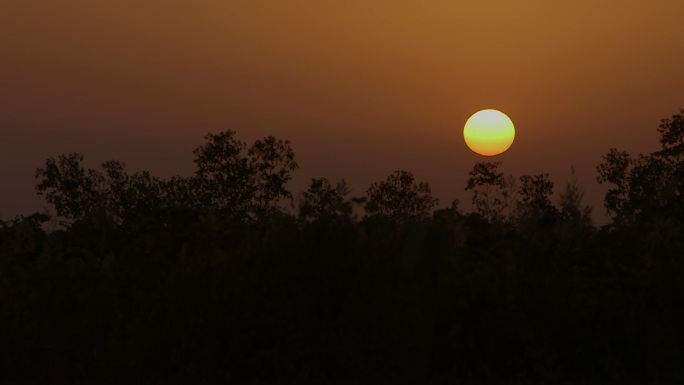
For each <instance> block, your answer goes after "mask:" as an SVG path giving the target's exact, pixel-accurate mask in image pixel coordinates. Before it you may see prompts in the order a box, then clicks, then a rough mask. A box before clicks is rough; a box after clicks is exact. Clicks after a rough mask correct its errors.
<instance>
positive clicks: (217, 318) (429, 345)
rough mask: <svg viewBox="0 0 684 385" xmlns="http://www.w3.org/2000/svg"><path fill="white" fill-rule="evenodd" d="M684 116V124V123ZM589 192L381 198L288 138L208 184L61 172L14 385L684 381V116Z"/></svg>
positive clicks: (0, 364)
mask: <svg viewBox="0 0 684 385" xmlns="http://www.w3.org/2000/svg"><path fill="white" fill-rule="evenodd" d="M682 113H684V110H683V111H682ZM659 133H660V137H661V139H660V141H661V144H662V146H661V150H659V151H657V152H654V153H652V154H647V155H640V156H638V157H631V156H630V155H628V154H627V153H624V152H619V151H617V150H611V151H610V152H609V153H608V154H606V155H605V156H604V159H603V162H602V163H601V164H600V165H599V166H598V173H599V177H598V179H599V182H600V183H607V184H608V186H609V188H610V189H609V191H608V193H607V194H606V196H605V207H606V209H607V210H608V212H609V213H610V214H611V216H612V222H611V223H610V224H608V225H606V226H603V227H601V228H597V227H595V226H594V225H593V224H592V222H591V218H590V211H591V210H590V208H588V207H585V206H583V204H582V192H581V189H580V188H579V186H577V183H576V182H574V181H572V180H571V181H570V182H569V183H568V184H567V185H566V186H564V188H562V189H561V194H560V199H555V198H553V199H552V192H553V184H552V183H551V182H550V180H549V177H548V175H535V176H522V177H519V178H513V177H505V176H504V175H503V174H502V173H500V172H499V171H498V170H497V167H498V166H499V164H498V163H477V164H475V166H474V168H473V170H472V171H471V172H470V175H469V179H468V180H467V185H466V189H467V190H469V191H471V192H472V199H473V207H474V209H473V211H472V212H468V213H464V212H462V211H461V210H460V209H459V207H458V205H457V203H456V202H455V203H454V204H452V206H451V207H450V208H447V209H440V210H436V211H433V210H434V208H435V207H437V200H436V199H434V198H433V197H432V196H431V193H430V188H429V186H428V185H427V184H424V183H418V182H417V181H415V180H414V178H413V176H412V174H411V173H409V172H404V171H397V172H395V173H393V174H392V175H390V176H389V177H388V178H387V179H385V180H383V181H380V182H378V183H374V184H373V185H371V186H370V188H369V189H368V190H367V192H366V194H365V196H362V197H354V196H350V194H349V191H348V189H347V187H346V186H345V184H344V181H340V182H339V183H332V184H331V183H330V182H329V181H328V180H326V179H325V178H321V179H314V180H312V181H311V184H310V187H309V189H308V190H307V191H306V192H304V193H303V194H301V196H296V197H293V196H292V195H291V193H290V192H289V191H288V190H287V189H286V183H287V182H288V180H289V179H290V177H291V173H292V172H293V171H294V170H295V169H296V168H297V164H296V162H295V160H294V153H293V151H292V149H291V148H290V144H289V143H288V142H287V141H281V140H276V139H274V138H272V137H267V138H264V139H263V140H259V141H257V142H255V143H254V144H253V145H252V146H250V147H247V146H246V145H245V144H244V143H242V142H240V141H238V140H237V139H236V138H235V136H234V133H233V132H231V131H226V132H223V133H220V134H217V135H211V134H210V135H208V136H207V137H206V143H205V144H204V145H203V146H201V147H199V148H198V149H197V150H196V151H195V153H194V155H195V162H196V166H197V168H196V173H195V174H194V175H193V176H191V177H174V178H171V179H166V180H163V179H159V178H156V177H153V176H151V175H149V174H148V173H144V172H143V173H132V174H131V173H127V172H126V171H125V169H124V165H123V164H122V163H120V162H116V161H112V162H106V163H104V164H103V165H102V168H101V169H99V170H92V169H85V168H84V167H83V166H82V160H83V157H82V156H80V155H78V154H70V155H63V156H60V157H58V158H50V159H48V160H47V162H46V164H45V165H44V167H43V168H40V169H38V170H37V172H36V178H37V182H38V184H37V192H38V194H39V195H41V196H43V197H44V198H45V199H46V201H47V202H48V203H49V204H51V205H52V207H53V208H54V215H52V216H50V215H47V214H40V213H36V214H33V215H30V216H25V217H18V218H15V219H14V220H10V221H6V222H5V221H0V382H1V383H4V384H13V383H17V384H19V383H35V384H51V383H82V384H109V383H112V384H121V383H149V384H173V383H178V384H194V383H198V384H204V383H212V384H214V383H225V384H288V383H298V384H453V383H464V384H472V383H497V384H501V383H503V384H542V383H544V384H588V383H615V384H624V383H649V384H655V383H683V382H684V365H683V363H684V249H683V246H684V227H683V226H684V195H683V194H684V117H683V116H682V114H681V113H680V114H677V115H674V116H673V117H672V118H670V119H666V120H664V121H663V122H662V124H661V125H660V128H659Z"/></svg>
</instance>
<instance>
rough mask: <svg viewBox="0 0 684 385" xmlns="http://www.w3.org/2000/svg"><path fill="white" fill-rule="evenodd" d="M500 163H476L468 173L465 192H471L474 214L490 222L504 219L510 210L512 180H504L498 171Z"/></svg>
mask: <svg viewBox="0 0 684 385" xmlns="http://www.w3.org/2000/svg"><path fill="white" fill-rule="evenodd" d="M500 165H501V162H477V163H475V166H473V169H472V170H471V171H469V172H468V175H470V178H468V182H467V185H466V188H465V189H466V190H471V191H472V192H473V198H472V199H473V205H474V206H475V210H476V212H477V213H478V214H479V215H481V216H482V217H483V218H485V219H486V220H488V221H490V222H499V221H502V220H504V219H505V217H506V213H507V212H508V211H510V210H511V207H510V201H511V195H512V190H513V187H514V186H513V183H512V179H511V178H509V179H506V178H504V175H503V173H501V172H499V171H498V167H499V166H500Z"/></svg>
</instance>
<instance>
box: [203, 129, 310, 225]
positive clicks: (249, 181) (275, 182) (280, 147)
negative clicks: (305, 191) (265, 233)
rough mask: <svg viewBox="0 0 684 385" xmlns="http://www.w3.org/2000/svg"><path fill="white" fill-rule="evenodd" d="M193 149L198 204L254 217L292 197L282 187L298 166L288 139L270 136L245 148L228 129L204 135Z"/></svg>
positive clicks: (233, 214)
mask: <svg viewBox="0 0 684 385" xmlns="http://www.w3.org/2000/svg"><path fill="white" fill-rule="evenodd" d="M205 139H206V141H207V143H206V144H204V145H202V146H200V147H198V148H197V149H195V150H194V152H193V153H194V155H195V164H196V166H197V170H196V173H195V175H196V177H197V178H198V183H197V184H196V187H197V190H196V191H195V193H196V198H197V199H198V201H199V202H200V204H201V205H202V206H204V207H206V208H209V209H211V210H216V211H217V212H220V213H223V214H225V215H227V216H229V217H234V218H241V219H255V218H258V217H260V216H263V215H265V214H267V213H268V212H270V211H272V210H274V209H276V208H277V205H278V203H279V201H280V199H291V198H292V194H291V193H290V192H289V191H288V190H287V189H286V188H285V185H286V184H287V182H288V181H289V180H290V179H291V178H292V176H291V173H292V171H294V170H296V169H297V168H298V165H297V162H295V160H294V152H293V151H292V148H291V147H290V142H289V141H282V140H276V139H275V138H273V137H271V136H269V137H266V138H264V139H262V140H257V141H256V142H254V144H253V145H252V146H251V147H250V148H249V149H248V150H246V145H245V143H243V142H241V141H239V140H237V139H235V132H234V131H231V130H227V131H223V132H220V133H218V134H211V133H210V134H208V135H207V136H205Z"/></svg>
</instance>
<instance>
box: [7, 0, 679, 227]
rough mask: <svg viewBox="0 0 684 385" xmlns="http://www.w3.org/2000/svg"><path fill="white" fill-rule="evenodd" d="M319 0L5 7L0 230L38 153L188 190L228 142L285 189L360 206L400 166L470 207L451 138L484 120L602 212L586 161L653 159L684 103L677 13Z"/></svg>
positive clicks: (23, 3)
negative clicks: (341, 191) (617, 155)
mask: <svg viewBox="0 0 684 385" xmlns="http://www.w3.org/2000/svg"><path fill="white" fill-rule="evenodd" d="M331 3H332V2H325V1H320V0H316V1H314V0H306V1H305V0H300V1H292V0H290V1H258V0H253V1H228V0H213V1H208V0H204V1H200V0H195V1H189V0H188V1H179V0H164V1H161V0H154V1H146V0H137V1H127V0H117V1H92V0H89V1H81V0H78V1H77V0H68V1H59V2H58V1H51V0H3V2H2V4H1V5H0V216H2V218H3V219H8V218H9V217H11V216H13V215H14V214H17V213H30V212H32V211H35V210H39V209H40V208H41V207H42V201H41V200H39V199H38V198H35V197H34V192H33V186H34V184H35V182H34V180H33V173H34V170H35V168H36V167H38V166H41V165H42V164H43V163H44V160H45V159H46V158H47V157H48V156H55V155H59V154H62V153H67V152H73V151H76V152H80V153H83V154H84V155H85V156H86V161H87V163H88V164H89V165H91V166H95V165H97V164H99V163H100V162H102V161H105V160H108V159H112V158H113V159H118V160H123V161H125V162H126V163H127V164H128V165H129V167H130V170H131V171H134V170H141V169H146V170H150V171H152V172H153V173H155V174H157V175H160V176H170V175H173V174H181V175H188V174H189V173H190V172H191V171H192V170H193V164H192V154H191V152H192V149H193V148H195V147H196V146H198V145H200V144H201V143H202V137H203V135H205V134H206V133H207V132H209V131H212V132H217V131H220V130H222V129H226V128H231V129H234V130H236V131H237V132H238V136H239V137H240V138H241V139H242V140H245V141H247V142H251V141H253V140H254V139H257V138H260V137H262V136H265V135H269V134H272V135H274V136H277V137H281V138H287V139H290V140H291V141H292V143H293V147H294V150H295V153H296V158H297V160H298V162H299V163H300V165H301V169H300V170H298V171H297V173H296V174H295V181H294V183H292V184H291V186H290V187H291V190H292V191H293V192H295V193H297V192H298V191H302V190H303V189H304V188H305V185H306V184H307V183H308V180H309V179H310V178H311V177H319V176H326V177H328V178H329V179H333V180H336V179H338V178H341V177H345V178H346V179H347V180H348V182H349V183H350V185H351V187H352V188H354V189H355V191H354V193H355V194H359V195H360V194H363V191H365V189H366V188H367V187H368V185H369V184H370V183H371V182H373V181H378V180H381V179H383V178H385V177H386V176H387V175H388V174H389V173H390V172H392V171H393V170H395V169H405V170H408V171H412V172H413V173H414V174H415V175H416V177H417V178H418V179H419V180H423V181H426V182H428V183H430V185H431V186H432V188H433V192H434V193H435V195H436V196H438V197H439V198H440V199H441V201H442V204H441V206H446V205H448V204H449V202H450V201H451V200H452V199H454V198H459V199H460V200H461V201H469V199H470V196H469V194H467V193H466V192H465V191H463V188H464V186H465V183H466V180H467V177H468V176H467V172H468V171H469V170H470V169H471V168H472V166H473V164H474V163H475V162H476V161H478V160H483V159H485V158H482V157H479V156H478V155H476V154H474V153H472V152H470V150H468V149H467V147H466V146H465V144H464V142H463V138H462V129H463V124H464V123H465V121H466V120H467V118H468V117H469V116H470V115H471V114H472V113H474V112H475V111H477V110H479V109H484V108H496V109H499V110H501V111H503V112H505V113H506V114H507V115H508V116H510V117H511V119H512V120H513V122H514V123H515V125H516V129H517V132H516V141H515V143H514V144H513V146H512V147H511V149H510V150H509V151H508V152H507V153H505V154H504V155H502V156H499V157H497V158H495V159H497V160H501V161H503V163H504V168H503V169H504V171H506V172H507V173H513V174H514V175H516V176H520V175H522V174H534V173H540V172H549V173H551V176H552V179H553V180H554V181H555V182H556V191H560V190H561V188H562V185H563V184H564V183H565V181H566V180H567V179H568V178H569V174H570V166H572V165H574V166H575V168H576V170H577V173H578V176H579V179H580V181H581V182H582V184H583V186H584V187H585V189H586V190H587V198H588V199H589V201H590V203H592V204H593V205H594V207H595V209H594V216H595V217H599V216H601V215H603V212H604V210H603V207H602V191H603V188H602V187H600V186H598V185H597V183H596V181H595V178H596V171H595V167H596V165H597V164H598V163H599V162H600V157H601V155H602V154H604V153H605V152H607V151H608V149H609V148H610V147H617V148H621V149H626V150H628V151H630V152H632V153H638V152H650V151H652V150H654V149H656V148H657V146H658V142H657V140H658V136H657V133H656V131H655V129H656V127H657V126H658V123H659V121H660V119H661V118H664V117H668V116H670V115H672V114H674V113H677V112H678V111H679V108H681V107H684V48H683V47H684V46H683V45H682V39H683V38H684V23H682V22H681V15H682V14H684V1H680V0H667V1H666V0H640V1H635V0H621V1H612V0H611V1H608V0H606V1H585V0H576V1H567V2H552V1H548V0H546V1H536V0H535V1H524V0H521V1H510V0H500V1H472V2H470V3H466V2H459V1H453V0H451V1H446V0H445V1H421V2H418V1H411V2H409V1H397V0H393V1H369V0H366V1H344V2H335V3H336V4H337V5H331ZM105 4H106V5H105ZM464 203H465V202H464Z"/></svg>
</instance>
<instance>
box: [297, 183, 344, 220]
mask: <svg viewBox="0 0 684 385" xmlns="http://www.w3.org/2000/svg"><path fill="white" fill-rule="evenodd" d="M349 193H350V190H349V188H348V187H347V183H346V182H345V180H344V179H342V180H340V181H339V182H337V184H336V185H335V186H334V187H333V186H331V185H330V182H328V179H326V178H319V179H315V178H314V179H312V180H311V184H310V185H309V188H308V189H307V190H306V191H305V192H303V193H302V194H301V202H300V205H299V219H300V220H302V221H304V222H308V221H316V220H321V219H332V218H339V217H350V216H351V214H352V205H351V202H350V201H348V200H346V199H345V196H346V195H347V194H349Z"/></svg>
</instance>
